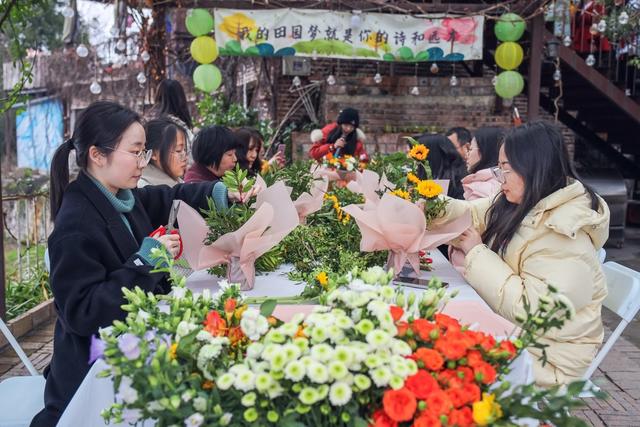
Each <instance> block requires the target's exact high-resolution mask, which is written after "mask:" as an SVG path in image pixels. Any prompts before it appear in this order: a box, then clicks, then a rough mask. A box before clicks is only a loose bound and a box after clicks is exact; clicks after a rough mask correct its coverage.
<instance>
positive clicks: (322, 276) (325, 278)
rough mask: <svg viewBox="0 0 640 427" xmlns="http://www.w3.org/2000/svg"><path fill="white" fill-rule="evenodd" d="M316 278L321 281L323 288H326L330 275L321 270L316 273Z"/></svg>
mask: <svg viewBox="0 0 640 427" xmlns="http://www.w3.org/2000/svg"><path fill="white" fill-rule="evenodd" d="M316 280H317V281H318V283H320V285H321V286H322V287H323V288H326V287H327V283H329V277H328V276H327V273H325V272H324V271H321V272H320V273H318V274H317V275H316Z"/></svg>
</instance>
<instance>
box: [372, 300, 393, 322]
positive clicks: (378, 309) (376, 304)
mask: <svg viewBox="0 0 640 427" xmlns="http://www.w3.org/2000/svg"><path fill="white" fill-rule="evenodd" d="M367 310H369V312H370V313H372V314H373V315H374V316H376V317H377V318H380V317H382V316H383V315H384V314H385V313H389V304H387V303H385V302H384V301H380V300H378V299H376V300H373V301H371V302H369V304H367Z"/></svg>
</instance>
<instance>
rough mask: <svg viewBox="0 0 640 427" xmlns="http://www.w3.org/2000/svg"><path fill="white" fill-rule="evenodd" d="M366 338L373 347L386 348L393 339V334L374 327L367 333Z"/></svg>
mask: <svg viewBox="0 0 640 427" xmlns="http://www.w3.org/2000/svg"><path fill="white" fill-rule="evenodd" d="M366 340H367V342H368V343H369V345H370V346H371V347H372V348H384V347H386V346H387V345H388V344H389V342H390V341H391V335H389V334H388V333H387V332H385V331H381V330H379V329H374V330H373V331H371V332H369V333H368V334H367V337H366Z"/></svg>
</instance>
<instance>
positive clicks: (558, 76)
mask: <svg viewBox="0 0 640 427" xmlns="http://www.w3.org/2000/svg"><path fill="white" fill-rule="evenodd" d="M560 79H562V73H561V72H560V68H556V70H555V71H554V72H553V80H555V81H560Z"/></svg>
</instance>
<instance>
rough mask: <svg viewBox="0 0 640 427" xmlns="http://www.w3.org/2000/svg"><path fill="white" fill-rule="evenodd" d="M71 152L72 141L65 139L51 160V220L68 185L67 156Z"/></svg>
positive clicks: (58, 208)
mask: <svg viewBox="0 0 640 427" xmlns="http://www.w3.org/2000/svg"><path fill="white" fill-rule="evenodd" d="M71 150H73V139H72V138H69V139H67V140H66V141H65V142H64V143H63V144H62V145H61V146H59V147H58V149H57V150H56V152H55V153H54V154H53V159H52V160H51V174H50V177H49V202H50V203H51V218H52V219H54V220H55V219H56V215H57V214H58V211H59V210H60V205H61V204H62V195H63V194H64V190H65V189H66V188H67V185H69V154H70V153H71Z"/></svg>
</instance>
